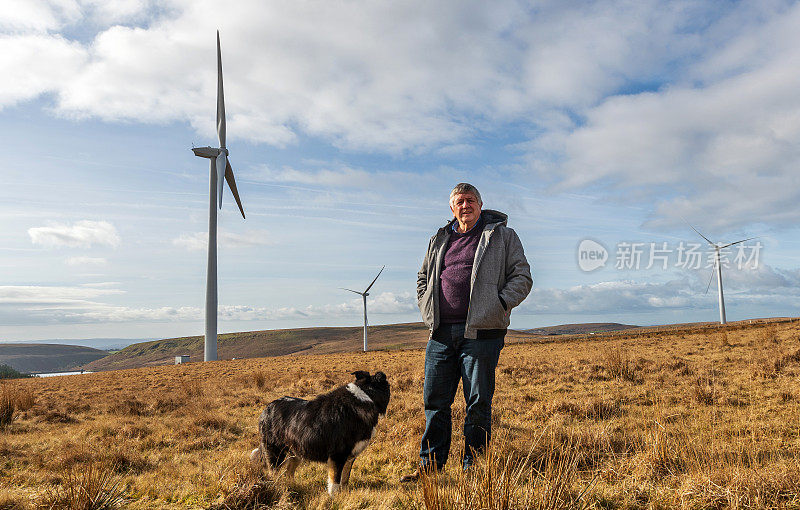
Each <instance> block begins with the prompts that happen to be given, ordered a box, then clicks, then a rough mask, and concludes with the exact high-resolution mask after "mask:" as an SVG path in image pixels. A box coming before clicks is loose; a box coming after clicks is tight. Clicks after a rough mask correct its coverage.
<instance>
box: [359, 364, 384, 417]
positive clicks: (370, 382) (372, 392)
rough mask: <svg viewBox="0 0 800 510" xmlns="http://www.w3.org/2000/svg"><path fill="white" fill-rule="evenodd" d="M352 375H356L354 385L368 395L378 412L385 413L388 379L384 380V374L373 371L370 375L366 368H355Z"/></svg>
mask: <svg viewBox="0 0 800 510" xmlns="http://www.w3.org/2000/svg"><path fill="white" fill-rule="evenodd" d="M353 375H354V376H356V386H358V387H359V388H361V389H362V390H364V391H365V392H366V393H367V395H369V397H370V398H371V399H372V401H373V402H375V405H376V406H377V407H378V412H379V413H380V414H386V408H387V407H389V381H387V380H386V374H384V373H383V372H375V373H374V374H372V375H370V374H369V372H367V371H366V370H356V371H355V372H353Z"/></svg>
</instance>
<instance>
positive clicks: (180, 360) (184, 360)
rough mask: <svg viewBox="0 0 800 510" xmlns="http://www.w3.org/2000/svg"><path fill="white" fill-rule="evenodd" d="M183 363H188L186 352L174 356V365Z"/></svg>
mask: <svg viewBox="0 0 800 510" xmlns="http://www.w3.org/2000/svg"><path fill="white" fill-rule="evenodd" d="M183 363H189V355H188V354H182V355H180V356H175V364H176V365H181V364H183Z"/></svg>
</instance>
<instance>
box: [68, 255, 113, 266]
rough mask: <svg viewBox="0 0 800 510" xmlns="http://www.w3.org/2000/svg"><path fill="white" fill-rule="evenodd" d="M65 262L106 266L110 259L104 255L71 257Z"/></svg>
mask: <svg viewBox="0 0 800 510" xmlns="http://www.w3.org/2000/svg"><path fill="white" fill-rule="evenodd" d="M65 263H66V264H67V265H68V266H81V267H83V266H104V265H106V264H108V260H106V259H104V258H102V257H70V258H68V259H67V260H66V261H65Z"/></svg>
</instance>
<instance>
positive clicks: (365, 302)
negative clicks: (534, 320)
mask: <svg viewBox="0 0 800 510" xmlns="http://www.w3.org/2000/svg"><path fill="white" fill-rule="evenodd" d="M384 269H386V266H383V267H382V268H381V270H380V271H378V276H380V275H381V273H382V272H383V270H384ZM378 276H376V277H375V279H374V280H372V283H370V284H369V287H367V288H366V289H365V290H364V292H359V291H357V290H353V289H345V288H344V287H340V288H341V289H342V290H349V291H350V292H355V293H356V294H358V295H360V296H361V298H362V299H363V300H364V352H367V296H369V289H371V288H372V286H373V285H375V282H376V281H378Z"/></svg>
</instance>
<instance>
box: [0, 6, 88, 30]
mask: <svg viewBox="0 0 800 510" xmlns="http://www.w3.org/2000/svg"><path fill="white" fill-rule="evenodd" d="M80 15H81V12H80V5H79V3H78V2H76V1H73V0H5V1H4V2H3V12H2V14H1V15H0V28H2V29H3V30H8V31H35V32H44V31H47V30H55V29H58V28H61V27H62V26H64V25H65V24H67V23H69V22H72V21H76V20H77V19H78V18H79V17H80Z"/></svg>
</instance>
